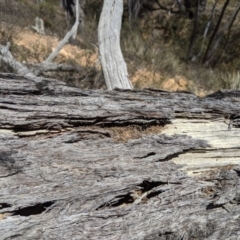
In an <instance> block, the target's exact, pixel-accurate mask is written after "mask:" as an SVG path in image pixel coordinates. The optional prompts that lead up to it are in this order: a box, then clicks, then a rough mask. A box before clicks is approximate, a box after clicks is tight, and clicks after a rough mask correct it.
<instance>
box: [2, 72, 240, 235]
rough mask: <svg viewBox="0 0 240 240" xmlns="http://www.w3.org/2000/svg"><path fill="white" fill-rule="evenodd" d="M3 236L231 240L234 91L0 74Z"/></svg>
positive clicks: (237, 231)
mask: <svg viewBox="0 0 240 240" xmlns="http://www.w3.org/2000/svg"><path fill="white" fill-rule="evenodd" d="M0 86H1V87H0V189H1V191H0V232H1V239H148V240H150V239H211V240H212V239H239V238H240V228H239V226H240V218H239V216H240V207H239V203H240V189H239V183H240V181H239V179H240V167H239V164H240V141H239V139H240V92H239V91H220V92H218V93H215V94H212V95H210V96H207V97H205V98H199V97H196V96H194V95H192V94H190V93H184V92H182V93H179V92H177V93H170V92H165V91H161V90H151V89H146V90H142V91H137V90H133V91H131V90H115V91H108V92H106V91H100V90H97V91H96V90H94V91H91V90H81V89H77V88H72V87H68V86H66V85H65V83H62V82H60V81H56V80H53V79H43V78H35V79H31V78H23V77H21V76H16V75H12V74H1V75H0Z"/></svg>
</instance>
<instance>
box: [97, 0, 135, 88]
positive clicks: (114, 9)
mask: <svg viewBox="0 0 240 240" xmlns="http://www.w3.org/2000/svg"><path fill="white" fill-rule="evenodd" d="M122 14H123V1H122V0H104V3H103V9H102V13H101V17H100V21H99V26H98V43H99V53H100V60H101V64H102V69H103V74H104V78H105V82H106V85H107V89H108V90H112V89H114V88H121V89H132V88H133V87H132V84H131V82H130V80H129V77H128V72H127V65H126V63H125V61H124V58H123V55H122V51H121V47H120V30H121V24H122Z"/></svg>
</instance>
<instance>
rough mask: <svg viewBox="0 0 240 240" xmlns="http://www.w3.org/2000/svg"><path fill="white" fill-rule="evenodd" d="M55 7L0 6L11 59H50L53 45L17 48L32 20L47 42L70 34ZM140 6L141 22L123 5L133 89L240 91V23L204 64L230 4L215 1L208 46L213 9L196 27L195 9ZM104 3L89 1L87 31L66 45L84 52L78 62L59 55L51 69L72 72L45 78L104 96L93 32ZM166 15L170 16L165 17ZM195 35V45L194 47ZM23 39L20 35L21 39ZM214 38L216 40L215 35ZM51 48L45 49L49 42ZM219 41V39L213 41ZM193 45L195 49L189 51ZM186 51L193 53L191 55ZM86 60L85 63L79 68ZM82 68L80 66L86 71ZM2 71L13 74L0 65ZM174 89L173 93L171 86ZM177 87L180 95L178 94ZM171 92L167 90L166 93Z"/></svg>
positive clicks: (47, 0)
mask: <svg viewBox="0 0 240 240" xmlns="http://www.w3.org/2000/svg"><path fill="white" fill-rule="evenodd" d="M59 2H60V1H59V0H44V1H40V3H37V1H32V0H12V1H6V0H2V1H1V2H0V21H1V27H0V44H2V45H6V43H7V42H11V44H12V45H11V52H12V54H13V55H14V57H15V58H17V59H18V60H19V61H21V62H24V63H28V64H31V63H37V62H41V61H43V60H44V59H45V58H46V57H47V56H48V55H49V53H50V52H51V51H52V46H51V44H45V45H42V42H40V41H39V42H38V41H35V42H34V44H32V45H31V46H30V47H26V45H21V44H17V43H18V40H19V38H21V36H22V32H23V31H27V32H28V34H29V35H30V34H34V30H33V29H32V28H31V26H32V25H34V19H35V17H36V16H39V17H41V18H43V20H44V23H45V33H46V36H47V37H49V38H52V39H58V40H60V39H61V38H62V37H63V36H64V35H65V34H66V32H67V30H68V29H67V21H66V16H65V14H64V11H63V9H62V8H61V6H60V3H59ZM156 2H157V1H153V0H152V1H151V0H149V1H142V2H141V4H142V8H141V10H140V12H139V14H138V18H136V19H132V21H131V24H130V23H129V19H128V13H129V12H128V5H127V2H125V12H124V16H123V22H122V23H123V24H122V32H121V45H122V51H123V54H124V57H125V60H126V62H127V65H128V71H129V75H130V78H131V80H132V82H133V84H134V86H135V87H136V88H143V87H154V88H166V89H169V88H170V89H169V90H189V91H192V92H194V93H196V94H199V95H204V94H206V93H209V92H213V91H217V90H219V89H220V88H231V89H239V88H240V57H239V56H240V41H239V38H240V27H239V25H240V16H239V14H237V15H236V18H235V20H234V22H233V24H232V26H231V29H227V30H226V31H224V34H223V37H222V38H221V40H220V43H219V46H218V48H217V50H216V51H215V52H214V55H213V58H212V59H211V61H208V62H206V61H205V62H204V61H203V59H204V56H205V54H206V51H207V48H208V45H209V41H210V40H211V37H212V36H213V33H214V30H215V29H216V25H217V24H218V22H219V17H220V16H221V12H222V9H223V7H224V4H226V2H227V0H218V1H217V4H216V9H215V14H214V16H213V18H212V22H211V24H210V27H209V30H208V33H207V35H206V38H204V31H205V30H206V26H207V23H208V21H209V19H210V17H211V13H212V9H213V6H214V4H215V1H213V0H208V1H207V3H206V5H205V6H204V7H202V9H201V10H199V14H198V20H197V27H196V21H195V19H196V4H194V2H195V3H197V2H198V1H197V0H195V1H192V5H191V7H190V8H189V9H184V11H181V12H179V11H178V10H179V8H178V7H174V8H172V6H173V3H174V0H159V1H158V3H159V2H160V3H161V6H164V8H166V9H168V10H166V9H159V5H158V4H157V3H156ZM238 4H239V1H237V0H231V1H229V3H228V5H227V7H226V10H225V12H224V14H223V18H222V20H221V23H220V26H219V29H218V33H219V32H220V31H221V29H223V28H224V26H225V24H226V23H228V21H229V19H230V17H231V15H232V14H233V12H234V10H236V8H237V5H238ZM101 6H102V1H100V0H88V1H87V2H86V4H85V7H84V11H85V15H86V18H85V28H84V30H83V31H82V32H81V33H80V34H79V36H78V38H77V39H76V40H75V41H72V42H71V45H72V46H74V47H77V48H79V49H81V50H82V52H81V53H77V52H76V54H75V56H73V55H71V56H67V57H66V56H63V55H59V56H58V58H57V59H56V61H58V62H68V63H71V64H73V65H74V64H75V65H76V67H77V68H78V69H79V68H80V69H81V71H77V72H67V73H66V72H65V73H60V72H55V73H49V74H50V76H51V77H56V78H59V79H62V80H65V81H67V82H68V83H69V84H71V85H76V86H80V87H85V88H94V87H95V88H104V79H103V76H102V74H101V68H100V66H99V63H98V59H97V57H93V56H95V55H96V54H98V49H97V45H98V44H97V25H98V20H99V16H100V13H101ZM169 9H170V10H171V11H169ZM193 33H194V34H195V36H194V41H192V39H193ZM26 36H27V35H25V37H26ZM216 36H218V35H216ZM49 38H48V40H46V41H50V40H49ZM214 41H216V38H215V40H214ZM191 43H192V44H191ZM190 46H192V47H191V49H190ZM82 59H84V61H80V60H82ZM83 62H84V63H83ZM1 71H5V72H9V71H13V70H12V69H10V68H9V67H8V66H5V65H4V64H2V63H1ZM171 84H172V85H171ZM176 85H177V87H175V86H176ZM169 86H170V87H169Z"/></svg>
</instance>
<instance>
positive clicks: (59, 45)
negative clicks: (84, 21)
mask: <svg viewBox="0 0 240 240" xmlns="http://www.w3.org/2000/svg"><path fill="white" fill-rule="evenodd" d="M78 25H79V0H76V20H75V23H74V25H73V27H72V29H71V30H70V31H69V32H68V33H67V34H66V36H65V37H64V38H63V39H62V41H60V43H59V44H58V46H57V47H56V49H55V50H54V51H53V52H52V53H51V54H50V56H49V57H48V58H47V59H46V60H45V61H44V63H49V62H52V60H53V59H54V58H55V57H56V56H57V55H58V53H59V52H60V50H61V49H62V48H63V46H64V45H65V44H66V43H67V42H68V41H69V39H70V38H71V37H73V38H75V37H76V34H77V30H78Z"/></svg>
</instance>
